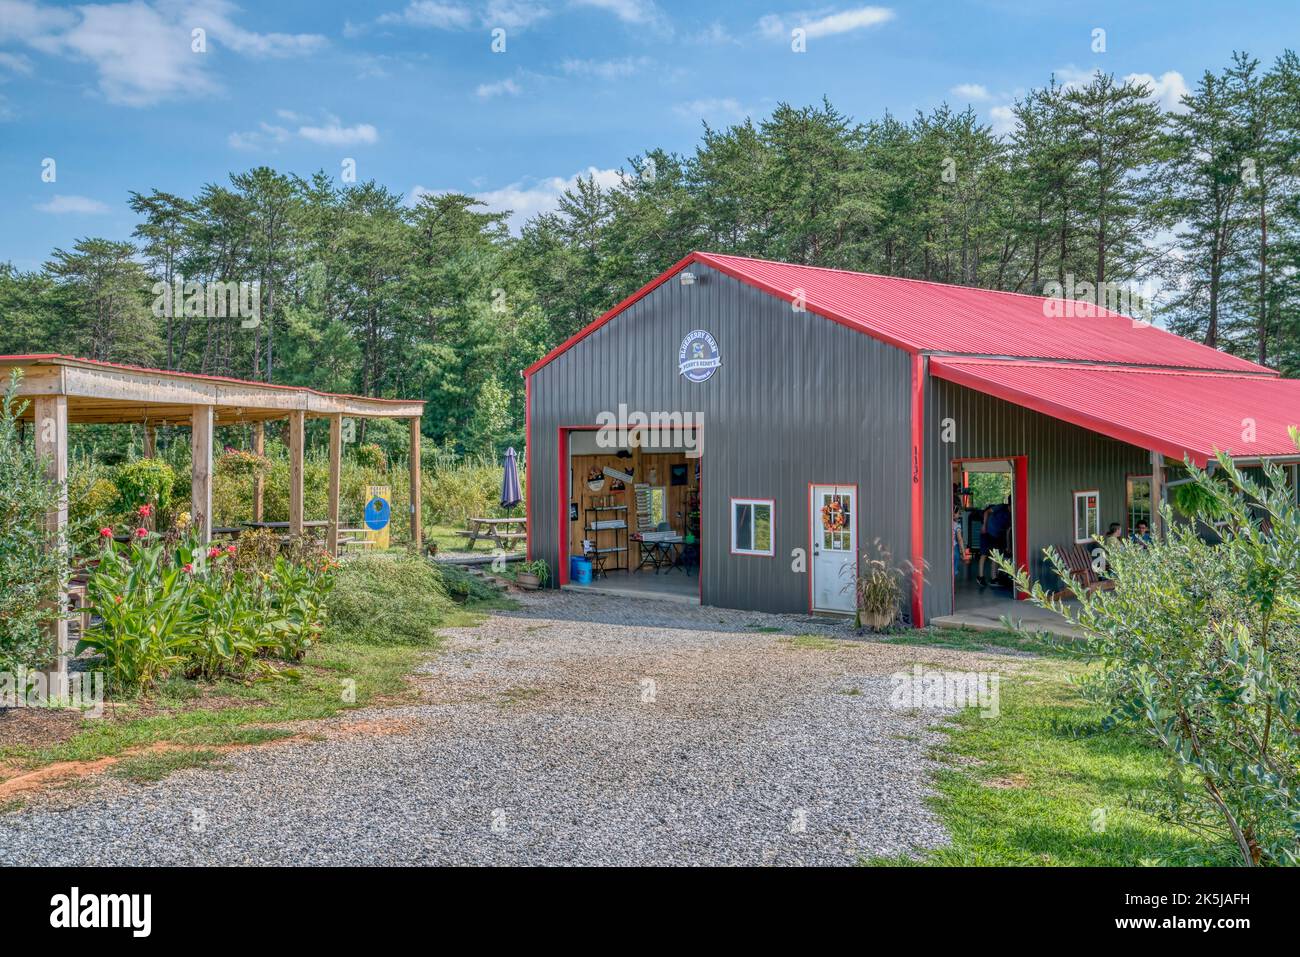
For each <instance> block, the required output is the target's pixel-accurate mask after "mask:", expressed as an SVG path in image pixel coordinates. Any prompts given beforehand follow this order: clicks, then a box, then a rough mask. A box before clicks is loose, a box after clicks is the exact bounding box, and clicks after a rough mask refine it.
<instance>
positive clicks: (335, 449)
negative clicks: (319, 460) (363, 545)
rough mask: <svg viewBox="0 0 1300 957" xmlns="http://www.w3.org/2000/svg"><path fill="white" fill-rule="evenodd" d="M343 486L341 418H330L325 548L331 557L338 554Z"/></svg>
mask: <svg viewBox="0 0 1300 957" xmlns="http://www.w3.org/2000/svg"><path fill="white" fill-rule="evenodd" d="M342 484H343V416H342V415H338V414H335V415H331V416H330V499H329V514H328V515H327V516H326V519H327V520H328V521H329V523H330V524H329V538H328V539H327V540H326V542H325V547H326V548H327V549H329V553H330V554H331V555H337V554H338V553H339V489H340V486H341V485H342Z"/></svg>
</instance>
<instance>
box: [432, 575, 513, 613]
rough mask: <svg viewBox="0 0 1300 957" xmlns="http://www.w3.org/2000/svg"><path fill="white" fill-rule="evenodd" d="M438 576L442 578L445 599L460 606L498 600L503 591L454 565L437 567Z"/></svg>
mask: <svg viewBox="0 0 1300 957" xmlns="http://www.w3.org/2000/svg"><path fill="white" fill-rule="evenodd" d="M438 574H439V575H440V576H441V577H442V587H443V588H444V589H445V590H446V592H447V597H448V598H450V599H451V600H452V601H454V602H456V603H457V604H460V605H466V604H470V603H472V602H479V601H494V600H495V599H498V598H500V597H501V595H502V593H503V591H504V589H502V588H501V587H500V586H498V585H495V584H493V583H492V582H490V581H488V580H487V579H484V578H480V577H478V576H477V575H471V574H470V573H469V572H468V571H466V570H465V569H463V568H457V567H456V566H455V565H440V566H438Z"/></svg>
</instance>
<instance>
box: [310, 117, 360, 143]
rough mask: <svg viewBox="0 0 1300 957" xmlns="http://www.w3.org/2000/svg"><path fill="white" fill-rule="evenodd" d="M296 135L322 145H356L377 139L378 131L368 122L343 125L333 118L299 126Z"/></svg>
mask: <svg viewBox="0 0 1300 957" xmlns="http://www.w3.org/2000/svg"><path fill="white" fill-rule="evenodd" d="M298 135H299V136H301V137H302V138H303V139H305V140H307V141H308V142H310V143H319V144H320V145H322V146H356V145H357V144H370V143H374V142H377V141H378V140H379V132H378V131H377V130H376V129H375V128H374V127H373V126H371V125H370V124H369V123H358V124H357V125H356V126H343V125H341V124H340V123H339V121H338V120H336V119H333V118H331V119H330V120H329V122H328V123H326V124H325V125H324V126H300V127H298Z"/></svg>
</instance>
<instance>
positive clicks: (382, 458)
mask: <svg viewBox="0 0 1300 957" xmlns="http://www.w3.org/2000/svg"><path fill="white" fill-rule="evenodd" d="M352 457H353V458H354V459H355V460H356V463H357V464H358V465H360V466H361V467H362V468H367V469H375V470H376V471H379V472H382V471H385V470H386V469H387V468H388V456H387V455H385V454H384V450H383V449H381V448H380V447H379V446H378V445H375V443H373V442H367V443H366V444H365V445H358V446H357V447H356V448H355V449H354V450H353V452H352Z"/></svg>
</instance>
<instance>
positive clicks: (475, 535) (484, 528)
mask: <svg viewBox="0 0 1300 957" xmlns="http://www.w3.org/2000/svg"><path fill="white" fill-rule="evenodd" d="M516 527H518V528H520V529H522V531H514V529H515V528H516ZM456 534H457V535H460V536H461V537H463V538H468V539H469V544H468V545H467V546H466V547H467V548H468V549H469V550H470V551H473V550H474V543H475V542H477V541H478V540H479V539H480V538H481V539H484V540H485V541H489V542H492V543H493V544H494V545H499V546H501V547H502V548H505V549H511V548H514V545H515V542H522V541H525V540H526V539H527V538H528V519H526V518H471V519H469V529H468V530H467V531H464V532H457V533H456Z"/></svg>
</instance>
